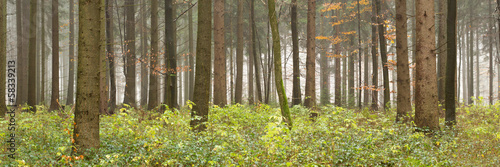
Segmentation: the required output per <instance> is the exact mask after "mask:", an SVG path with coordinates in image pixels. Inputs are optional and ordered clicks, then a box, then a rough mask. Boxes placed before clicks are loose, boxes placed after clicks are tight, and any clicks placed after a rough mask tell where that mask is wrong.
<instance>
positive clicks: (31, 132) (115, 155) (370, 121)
mask: <svg viewBox="0 0 500 167" xmlns="http://www.w3.org/2000/svg"><path fill="white" fill-rule="evenodd" d="M39 110H41V112H38V113H36V114H29V113H18V114H17V115H16V124H17V125H18V126H17V129H16V132H15V133H16V141H17V143H16V144H17V146H16V147H17V151H16V154H17V155H16V159H15V160H12V159H10V158H8V157H7V155H6V154H4V153H6V151H2V152H1V154H0V165H1V166H6V165H19V166H69V165H71V166H180V165H183V166H192V165H193V166H251V165H252V166H253V165H255V166H495V165H498V164H500V121H499V120H500V119H499V116H500V103H497V104H495V105H491V106H482V105H479V106H471V107H465V108H460V109H458V111H457V121H458V125H457V126H456V128H455V129H453V130H448V129H444V128H442V130H441V131H440V132H439V133H437V134H436V135H435V136H432V137H428V136H426V135H425V134H423V133H420V132H415V131H414V128H412V127H408V126H405V125H398V124H395V123H394V120H395V118H394V117H395V111H388V112H386V114H384V113H382V112H372V111H368V110H367V109H365V110H360V111H354V110H347V109H344V108H340V107H333V106H326V107H322V108H321V110H320V111H319V114H320V115H319V117H318V118H317V119H316V120H315V121H311V120H310V119H309V111H308V110H307V109H305V108H303V107H297V106H296V107H294V108H292V109H291V113H292V117H293V121H294V127H293V129H292V130H288V128H286V127H285V126H284V125H283V124H282V122H281V121H282V119H281V117H280V112H279V108H273V107H270V106H267V105H258V106H242V105H231V106H227V107H224V108H220V107H217V106H214V107H213V108H211V110H210V116H209V122H208V124H207V126H208V130H207V131H206V132H203V133H199V134H193V133H192V132H191V131H190V128H189V120H190V115H189V110H188V108H187V107H185V108H182V109H180V110H175V111H174V112H170V111H169V112H166V113H164V114H159V113H153V112H149V111H142V110H136V109H132V108H124V109H120V112H118V113H117V114H115V115H112V116H101V125H100V127H101V129H100V134H101V135H100V137H101V147H100V149H99V150H98V151H97V152H96V153H95V154H92V155H89V156H87V157H72V156H71V155H70V151H71V141H72V139H71V134H72V128H73V127H72V122H73V114H72V112H71V111H70V109H67V110H65V111H61V112H53V113H51V112H46V109H45V108H43V107H40V108H39ZM7 124H8V122H7V121H6V120H3V119H2V120H1V121H0V129H2V130H1V131H0V138H1V139H2V142H1V143H0V147H1V148H2V150H5V149H6V147H7V143H6V140H7V137H8V135H10V132H8V131H7ZM440 125H441V127H444V120H443V119H440Z"/></svg>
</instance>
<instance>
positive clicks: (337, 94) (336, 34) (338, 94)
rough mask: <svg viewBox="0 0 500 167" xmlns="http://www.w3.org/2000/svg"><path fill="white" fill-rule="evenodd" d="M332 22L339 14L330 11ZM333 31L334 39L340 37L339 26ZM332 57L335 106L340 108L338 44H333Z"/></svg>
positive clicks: (340, 90)
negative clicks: (333, 60) (333, 58)
mask: <svg viewBox="0 0 500 167" xmlns="http://www.w3.org/2000/svg"><path fill="white" fill-rule="evenodd" d="M332 16H333V17H332V22H333V23H335V22H337V21H338V19H336V18H337V17H338V16H339V14H338V12H337V13H335V12H334V11H332ZM334 31H335V37H338V36H339V35H340V25H335V26H334ZM334 48H335V51H334V57H335V105H336V106H338V107H340V106H342V88H341V84H342V77H341V75H340V74H341V71H340V62H341V61H342V60H341V59H342V58H341V56H342V55H341V54H340V43H335V44H334Z"/></svg>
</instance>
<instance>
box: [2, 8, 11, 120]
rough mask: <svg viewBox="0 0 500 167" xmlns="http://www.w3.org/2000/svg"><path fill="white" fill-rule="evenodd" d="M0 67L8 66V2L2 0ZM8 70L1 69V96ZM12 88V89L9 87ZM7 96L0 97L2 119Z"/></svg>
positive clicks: (5, 108)
mask: <svg viewBox="0 0 500 167" xmlns="http://www.w3.org/2000/svg"><path fill="white" fill-rule="evenodd" d="M0 16H1V17H0V67H5V66H6V65H7V0H0ZM5 73H6V69H5V68H0V85H4V86H2V87H1V89H0V94H2V95H5V93H6V92H5V91H6V89H5V82H6V78H5V77H6V74H5ZM7 88H10V87H7ZM6 111H7V105H6V104H5V96H0V118H3V117H5V112H6Z"/></svg>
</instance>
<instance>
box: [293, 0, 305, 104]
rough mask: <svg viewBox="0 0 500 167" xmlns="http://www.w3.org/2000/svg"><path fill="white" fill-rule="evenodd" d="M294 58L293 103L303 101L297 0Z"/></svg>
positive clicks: (295, 2)
mask: <svg viewBox="0 0 500 167" xmlns="http://www.w3.org/2000/svg"><path fill="white" fill-rule="evenodd" d="M291 12H292V45H293V46H292V52H293V53H292V54H293V56H292V59H293V79H292V81H293V90H292V105H300V104H301V103H302V98H301V93H300V61H299V33H298V30H297V0H292V11H291Z"/></svg>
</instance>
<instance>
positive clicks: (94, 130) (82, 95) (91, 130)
mask: <svg viewBox="0 0 500 167" xmlns="http://www.w3.org/2000/svg"><path fill="white" fill-rule="evenodd" d="M102 2H103V1H102V0H88V1H86V2H85V3H79V8H78V13H79V14H78V16H79V24H78V30H79V35H78V44H79V45H78V55H79V56H80V58H79V65H78V75H77V83H78V84H77V91H76V97H77V98H76V106H75V124H74V131H73V139H74V143H73V146H74V147H75V149H72V151H73V152H72V153H73V155H75V154H76V155H86V153H87V154H88V153H89V152H87V151H88V149H91V148H94V149H98V148H99V145H100V139H99V110H96V109H97V108H99V96H100V93H99V89H100V87H99V83H100V81H99V79H100V77H99V76H100V73H101V72H102V71H100V70H96V69H100V68H101V67H100V66H101V65H102V64H101V63H102V58H101V57H103V56H101V55H102V53H103V52H104V50H103V48H104V46H103V44H104V42H103V38H102V35H101V33H104V29H103V26H102V21H104V18H103V15H102V12H104V9H102V8H104V5H103V4H102ZM57 27H58V26H56V28H57ZM96 48H100V49H96ZM75 151H76V152H75Z"/></svg>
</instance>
